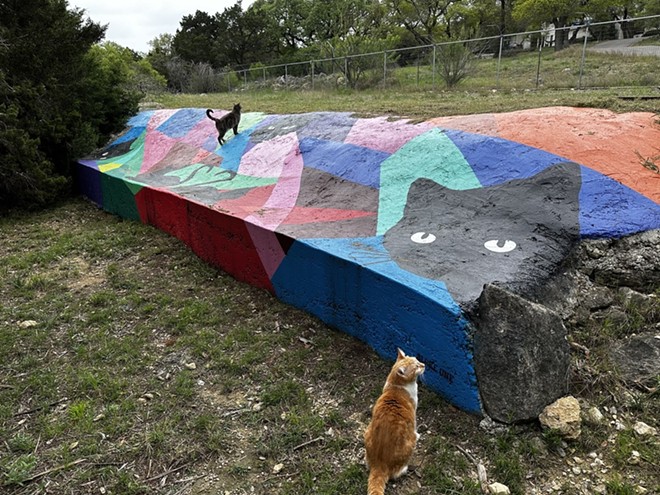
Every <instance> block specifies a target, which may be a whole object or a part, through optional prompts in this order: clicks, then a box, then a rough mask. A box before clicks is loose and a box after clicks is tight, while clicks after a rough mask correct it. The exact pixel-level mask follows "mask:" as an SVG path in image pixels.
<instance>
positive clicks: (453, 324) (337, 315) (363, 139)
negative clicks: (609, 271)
mask: <svg viewBox="0 0 660 495" xmlns="http://www.w3.org/2000/svg"><path fill="white" fill-rule="evenodd" d="M216 113H221V112H216ZM527 117H529V116H527ZM481 119H482V120H481V121H479V120H478V118H477V117H472V118H469V117H466V118H455V120H454V125H452V124H451V122H439V121H430V122H423V123H417V124H413V123H410V122H409V121H406V120H391V119H388V118H385V117H377V118H369V119H364V118H357V117H354V116H353V115H351V114H349V113H330V112H319V113H309V114H300V115H265V114H261V113H246V114H244V115H243V117H242V121H241V124H240V127H239V129H240V133H239V134H238V135H237V136H233V135H231V133H229V134H228V136H226V137H229V139H228V141H227V143H226V144H225V145H224V146H222V147H219V146H218V143H217V140H216V132H215V129H214V127H213V123H212V122H211V121H210V120H208V119H207V118H206V116H205V114H204V109H194V108H188V109H180V110H158V111H148V112H143V113H140V114H139V115H137V116H136V117H134V118H133V119H132V120H131V121H130V122H129V124H128V128H127V130H126V131H125V132H124V133H123V134H122V135H121V136H120V137H119V138H117V139H116V140H115V141H114V142H112V143H111V144H110V145H109V146H108V147H106V148H105V149H104V150H102V151H101V152H100V153H99V154H98V155H95V156H91V157H88V158H86V159H84V160H81V161H80V163H79V167H78V179H79V187H80V190H81V192H82V193H83V194H85V195H86V196H87V197H89V198H90V199H91V200H92V201H94V202H95V203H97V204H98V205H100V206H101V207H103V208H104V209H105V210H107V211H110V212H113V213H116V214H118V215H121V216H122V217H125V218H132V219H136V220H141V221H143V222H145V223H149V224H152V225H154V226H156V227H158V228H160V229H162V230H164V231H166V232H168V233H170V234H172V235H174V236H176V237H178V238H179V239H181V240H182V241H183V242H185V243H186V244H187V245H188V246H190V247H191V249H192V250H193V251H194V252H195V253H197V254H198V255H199V256H200V257H201V258H203V259H205V260H207V261H208V262H209V263H212V264H213V265H215V266H217V267H219V268H221V269H223V270H225V271H226V272H228V273H230V274H231V275H233V276H234V277H236V278H237V279H239V280H243V281H245V282H248V283H250V284H253V285H255V286H258V287H263V288H265V289H267V290H269V291H270V292H272V293H274V294H275V295H276V296H277V297H278V298H280V299H281V300H283V301H285V302H287V303H290V304H292V305H294V306H296V307H299V308H302V309H304V310H306V311H308V312H310V313H312V314H314V315H316V316H318V317H319V318H320V319H322V320H323V321H325V322H326V323H328V324H330V325H332V326H334V327H336V328H338V329H340V330H343V331H345V332H347V333H349V334H351V335H354V336H356V337H357V338H359V339H361V340H363V341H365V342H367V343H368V344H369V345H370V346H372V347H373V348H374V349H375V350H376V351H377V352H379V354H381V355H382V356H383V357H386V358H388V359H391V358H392V357H393V356H394V355H395V349H396V348H397V347H401V348H402V349H405V351H406V352H407V353H409V354H413V355H417V356H418V357H419V358H420V359H421V360H422V361H424V362H425V363H426V364H427V373H426V384H427V385H428V386H429V387H431V388H432V389H434V390H436V391H437V392H439V393H441V394H442V395H443V396H445V397H446V398H447V399H448V400H450V401H451V402H452V403H454V404H456V405H457V406H459V407H461V408H462V409H464V410H467V411H470V412H473V413H477V414H480V413H482V412H483V404H482V398H481V395H480V384H479V381H478V379H477V374H476V373H475V367H477V368H478V366H479V363H475V358H474V352H473V350H474V347H475V342H474V337H475V335H479V334H478V332H477V333H475V332H474V325H475V321H476V320H475V319H474V318H473V314H474V313H475V312H476V311H477V310H478V301H479V298H480V296H481V292H482V288H483V287H484V285H486V284H496V285H498V286H500V287H503V288H504V289H506V290H507V291H511V292H512V293H514V294H516V295H517V296H516V297H518V296H522V297H525V296H526V294H527V293H528V292H533V291H534V290H535V288H537V287H538V286H539V285H540V284H543V283H544V281H546V280H547V279H548V277H550V276H551V274H552V273H553V272H554V271H555V270H556V269H557V267H558V266H559V264H560V263H561V262H562V261H563V259H564V258H565V256H567V255H568V254H569V253H570V251H571V250H572V249H573V247H574V245H575V244H576V243H577V242H579V240H580V239H582V238H585V237H621V236H625V235H628V234H632V233H636V232H641V231H645V230H649V229H658V228H660V206H659V205H658V194H656V193H659V194H660V191H657V192H656V193H653V191H651V192H650V193H649V191H646V190H645V189H644V187H641V188H637V190H636V189H635V187H634V184H633V187H629V186H627V185H624V184H623V183H622V182H620V181H618V180H616V179H614V178H611V177H608V176H606V175H604V174H602V173H600V172H599V171H598V167H587V166H584V165H578V164H577V163H575V162H572V161H571V157H570V156H568V154H564V156H563V157H562V156H559V155H556V154H553V153H550V152H548V151H544V150H542V149H539V147H531V146H528V145H526V144H522V143H519V142H514V141H510V140H507V139H503V138H501V137H498V136H497V134H498V131H497V129H496V128H497V125H496V124H494V122H496V119H497V117H495V116H481ZM480 122H481V123H480ZM470 126H476V127H479V126H484V129H482V130H481V133H480V134H476V133H472V132H466V131H464V130H459V129H460V128H461V127H470ZM452 127H454V128H455V129H451V128H452ZM486 127H488V129H486ZM483 131H486V132H483ZM488 131H490V132H488ZM487 134H492V135H487ZM606 165H607V164H606ZM607 166H609V165H607ZM629 172H630V171H627V172H626V173H625V174H624V175H630V173H629ZM646 172H649V171H647V170H646V169H643V168H642V170H641V171H640V173H642V175H643V174H644V173H646ZM610 175H612V174H610ZM646 182H648V181H646ZM656 185H657V181H656ZM647 186H648V184H647ZM484 327H486V326H484ZM558 335H559V334H558ZM558 338H561V336H559V337H558ZM484 341H485V340H484ZM521 341H522V340H521ZM477 344H478V343H477ZM482 354H483V349H482ZM486 354H487V353H486ZM489 366H490V367H492V363H489ZM559 371H560V373H559V375H561V370H559ZM554 399H556V397H548V398H547V403H549V402H552V401H553V400H554Z"/></svg>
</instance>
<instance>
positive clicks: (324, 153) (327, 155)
mask: <svg viewBox="0 0 660 495" xmlns="http://www.w3.org/2000/svg"><path fill="white" fill-rule="evenodd" d="M300 152H301V153H302V155H303V159H304V161H305V166H306V167H312V168H316V169H318V170H323V171H324V172H328V173H330V174H333V175H336V176H337V177H341V178H342V179H344V180H349V181H351V182H355V183H357V184H362V185H363V186H368V187H373V188H378V187H379V185H380V164H381V163H383V161H384V160H386V159H387V158H388V157H389V156H390V155H389V153H385V152H382V151H377V150H372V149H369V148H363V147H361V146H355V145H354V144H344V143H338V142H336V141H324V140H321V139H316V138H311V137H306V138H303V139H302V140H301V141H300Z"/></svg>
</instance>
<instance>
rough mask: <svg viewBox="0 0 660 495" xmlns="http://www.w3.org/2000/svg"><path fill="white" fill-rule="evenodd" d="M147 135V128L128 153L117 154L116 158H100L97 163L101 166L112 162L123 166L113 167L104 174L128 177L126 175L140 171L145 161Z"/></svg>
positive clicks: (133, 174) (132, 174)
mask: <svg viewBox="0 0 660 495" xmlns="http://www.w3.org/2000/svg"><path fill="white" fill-rule="evenodd" d="M146 136H147V131H146V130H145V131H144V132H143V133H142V134H140V137H138V138H137V139H136V140H135V141H133V143H132V144H131V148H130V150H129V151H128V152H127V153H124V154H123V155H120V156H116V157H114V158H109V159H107V160H99V161H98V162H97V164H98V165H99V166H101V167H102V166H103V165H107V164H110V163H120V164H121V167H117V168H113V169H112V170H108V171H107V172H104V174H109V175H112V176H114V177H126V176H135V175H137V174H138V173H139V172H140V168H141V167H142V162H143V161H144V141H145V139H146Z"/></svg>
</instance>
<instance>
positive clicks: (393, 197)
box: [377, 129, 481, 235]
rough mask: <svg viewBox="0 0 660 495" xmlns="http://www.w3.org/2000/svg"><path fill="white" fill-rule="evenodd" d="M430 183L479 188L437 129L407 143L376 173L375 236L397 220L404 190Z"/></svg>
mask: <svg viewBox="0 0 660 495" xmlns="http://www.w3.org/2000/svg"><path fill="white" fill-rule="evenodd" d="M422 178H424V179H431V180H433V181H435V182H437V183H438V184H442V185H443V186H445V187H448V188H450V189H456V190H464V189H475V188H478V187H481V184H480V182H479V179H477V176H476V175H475V173H474V171H473V170H472V167H471V166H470V164H469V163H468V162H467V161H466V160H465V157H463V154H462V153H461V151H460V150H459V149H458V148H457V147H456V145H455V144H454V142H453V141H452V140H451V139H449V137H447V136H446V135H445V133H444V132H442V131H441V130H439V129H431V130H430V131H428V132H426V133H424V134H421V135H419V136H417V137H416V138H414V139H411V140H410V141H408V142H407V143H406V144H405V145H404V146H402V147H401V148H400V149H399V150H398V151H397V152H396V153H394V154H393V155H392V156H390V157H389V158H388V159H387V160H385V161H384V162H383V163H382V165H381V169H380V196H379V200H378V227H377V233H378V235H382V234H384V233H385V232H387V231H388V230H389V229H390V228H391V227H392V226H394V225H396V223H397V222H398V221H399V220H401V217H402V216H403V210H404V208H405V206H406V201H407V199H408V189H410V185H411V184H412V183H413V182H414V181H416V180H417V179H422Z"/></svg>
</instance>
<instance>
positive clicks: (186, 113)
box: [158, 108, 206, 139]
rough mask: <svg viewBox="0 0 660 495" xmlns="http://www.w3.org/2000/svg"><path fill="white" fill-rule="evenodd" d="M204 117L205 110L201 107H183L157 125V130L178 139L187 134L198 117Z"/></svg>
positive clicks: (197, 121) (195, 123)
mask: <svg viewBox="0 0 660 495" xmlns="http://www.w3.org/2000/svg"><path fill="white" fill-rule="evenodd" d="M202 117H204V118H206V111H205V110H203V109H201V108H184V109H182V110H179V111H178V112H176V113H175V114H174V115H172V116H171V117H170V118H169V119H167V120H166V121H165V122H163V123H162V124H161V125H160V126H158V131H159V132H162V133H163V134H165V135H166V136H169V137H171V138H174V139H179V138H182V137H184V136H185V135H186V134H188V133H189V132H190V131H191V130H192V128H193V127H195V126H196V125H197V124H198V123H199V121H200V119H201V118H202Z"/></svg>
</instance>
